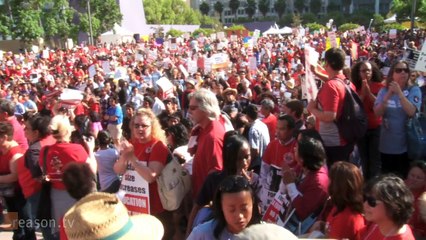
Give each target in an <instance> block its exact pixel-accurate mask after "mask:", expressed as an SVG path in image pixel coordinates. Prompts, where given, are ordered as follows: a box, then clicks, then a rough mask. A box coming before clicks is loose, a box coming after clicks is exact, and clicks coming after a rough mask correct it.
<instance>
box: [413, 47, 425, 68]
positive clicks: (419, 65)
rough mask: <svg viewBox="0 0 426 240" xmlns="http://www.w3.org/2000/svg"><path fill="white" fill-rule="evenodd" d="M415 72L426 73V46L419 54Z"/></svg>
mask: <svg viewBox="0 0 426 240" xmlns="http://www.w3.org/2000/svg"><path fill="white" fill-rule="evenodd" d="M414 70H416V71H421V72H426V44H423V47H422V51H421V52H420V54H419V58H418V59H417V62H416V66H415V67H414Z"/></svg>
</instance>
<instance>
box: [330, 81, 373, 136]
mask: <svg viewBox="0 0 426 240" xmlns="http://www.w3.org/2000/svg"><path fill="white" fill-rule="evenodd" d="M336 80H338V81H340V82H341V83H342V84H343V85H344V86H345V99H344V100H343V108H342V113H341V115H340V117H339V118H338V119H337V120H336V121H335V123H336V125H337V128H338V129H339V133H340V135H341V136H342V137H343V138H344V139H345V140H346V141H347V143H348V144H354V143H356V142H357V141H358V140H359V139H361V138H362V137H363V136H364V135H365V133H366V132H367V127H368V121H367V115H366V113H365V110H364V105H363V102H362V101H361V99H360V98H359V96H358V94H357V93H356V92H355V91H354V90H352V88H350V87H349V86H348V85H347V84H346V83H345V82H344V81H343V80H341V79H336Z"/></svg>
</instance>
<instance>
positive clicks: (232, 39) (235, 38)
mask: <svg viewBox="0 0 426 240" xmlns="http://www.w3.org/2000/svg"><path fill="white" fill-rule="evenodd" d="M231 41H232V42H236V41H238V35H235V34H233V35H231Z"/></svg>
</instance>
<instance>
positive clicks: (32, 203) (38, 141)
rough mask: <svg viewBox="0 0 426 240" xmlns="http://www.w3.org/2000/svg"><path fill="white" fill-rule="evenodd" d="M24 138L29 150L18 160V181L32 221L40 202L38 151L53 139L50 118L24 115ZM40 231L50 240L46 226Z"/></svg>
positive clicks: (38, 114) (53, 140) (53, 141)
mask: <svg viewBox="0 0 426 240" xmlns="http://www.w3.org/2000/svg"><path fill="white" fill-rule="evenodd" d="M24 120H25V128H24V132H25V137H26V138H27V139H28V142H29V145H30V146H29V148H28V150H27V151H26V152H25V154H24V157H23V158H19V159H18V180H19V184H20V186H21V189H22V193H23V194H24V197H25V199H26V202H27V203H26V206H28V209H29V210H30V212H29V214H30V219H32V220H34V219H35V218H36V216H37V210H38V206H39V201H40V190H41V181H40V178H41V175H42V172H41V167H40V164H39V162H38V160H39V155H40V149H41V148H42V147H44V146H48V145H52V144H54V143H55V139H54V138H53V137H52V136H51V135H50V131H49V129H48V128H47V127H46V126H48V125H49V122H50V117H49V116H42V115H40V113H36V114H33V113H29V114H24ZM41 231H42V233H43V237H44V238H45V239H50V235H51V234H50V232H51V229H50V228H48V226H41Z"/></svg>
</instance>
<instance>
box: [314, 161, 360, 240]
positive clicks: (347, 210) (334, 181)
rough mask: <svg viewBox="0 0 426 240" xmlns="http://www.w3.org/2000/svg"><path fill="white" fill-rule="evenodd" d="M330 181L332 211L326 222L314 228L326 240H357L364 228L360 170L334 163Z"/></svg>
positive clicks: (346, 164)
mask: <svg viewBox="0 0 426 240" xmlns="http://www.w3.org/2000/svg"><path fill="white" fill-rule="evenodd" d="M329 179H330V185H329V186H328V193H329V194H330V200H331V205H332V209H331V211H330V212H329V213H328V216H326V222H322V221H319V222H317V223H316V225H317V227H318V226H319V230H321V231H322V232H323V233H324V234H325V235H326V237H327V238H335V239H350V240H360V238H359V232H360V230H361V229H362V228H363V227H364V226H365V222H364V217H363V216H362V212H363V198H362V193H363V192H362V191H363V184H364V178H363V176H362V172H361V170H360V169H359V168H358V167H357V166H355V165H354V164H352V163H349V162H343V161H341V162H336V163H334V164H333V165H332V167H331V169H330V172H329ZM315 230H316V229H315Z"/></svg>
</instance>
